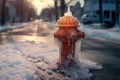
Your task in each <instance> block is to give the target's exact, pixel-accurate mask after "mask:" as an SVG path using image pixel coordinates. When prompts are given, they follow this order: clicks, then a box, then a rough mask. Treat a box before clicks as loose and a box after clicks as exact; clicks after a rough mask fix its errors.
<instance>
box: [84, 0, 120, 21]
mask: <svg viewBox="0 0 120 80" xmlns="http://www.w3.org/2000/svg"><path fill="white" fill-rule="evenodd" d="M84 1H85V4H84V14H85V15H86V16H87V17H86V18H89V19H88V20H90V19H91V21H93V22H99V13H100V9H99V0H84ZM119 9H120V8H119ZM102 20H103V22H112V23H115V21H116V0H102Z"/></svg>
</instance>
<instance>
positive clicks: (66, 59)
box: [54, 7, 102, 80]
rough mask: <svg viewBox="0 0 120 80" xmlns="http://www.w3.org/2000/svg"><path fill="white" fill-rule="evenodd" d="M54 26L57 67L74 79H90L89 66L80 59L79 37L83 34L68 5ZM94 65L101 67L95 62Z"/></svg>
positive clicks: (82, 36)
mask: <svg viewBox="0 0 120 80" xmlns="http://www.w3.org/2000/svg"><path fill="white" fill-rule="evenodd" d="M56 26H57V27H58V29H57V31H56V32H55V33H54V37H55V40H56V41H57V43H58V47H59V61H58V62H57V65H58V68H59V69H61V70H62V72H64V73H65V74H66V75H69V76H71V77H72V78H74V79H76V80H84V79H85V80H86V79H90V76H91V74H89V69H88V68H90V67H89V66H86V63H82V62H81V59H80V53H81V51H80V49H81V39H82V38H84V36H85V34H84V32H81V31H80V30H79V29H78V27H79V26H80V25H79V21H78V20H77V18H76V17H74V16H72V13H71V11H70V7H69V8H68V12H67V13H65V15H64V16H63V17H60V18H59V19H58V21H57V23H56ZM96 67H98V68H102V67H101V66H97V64H96Z"/></svg>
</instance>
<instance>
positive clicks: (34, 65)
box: [0, 41, 102, 80]
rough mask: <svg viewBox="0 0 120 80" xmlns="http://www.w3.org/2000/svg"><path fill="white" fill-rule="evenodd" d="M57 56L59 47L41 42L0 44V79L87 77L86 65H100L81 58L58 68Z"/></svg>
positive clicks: (95, 66) (87, 68) (74, 78)
mask: <svg viewBox="0 0 120 80" xmlns="http://www.w3.org/2000/svg"><path fill="white" fill-rule="evenodd" d="M58 57H59V50H58V48H57V47H55V46H50V45H49V44H46V43H44V42H41V43H39V44H36V43H35V42H33V41H26V42H19V43H14V44H6V45H5V46H3V45H0V80H57V79H59V80H64V79H66V80H72V79H73V80H89V79H90V76H91V74H90V73H89V69H101V68H102V66H100V65H98V64H97V63H95V62H92V61H89V60H83V59H82V60H81V61H80V65H79V66H75V67H71V68H70V69H65V70H64V69H63V70H59V69H57V65H56V62H57V61H58ZM38 78H40V79H38Z"/></svg>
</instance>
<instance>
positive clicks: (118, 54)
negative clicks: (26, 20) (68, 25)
mask: <svg viewBox="0 0 120 80" xmlns="http://www.w3.org/2000/svg"><path fill="white" fill-rule="evenodd" d="M43 25H44V26H46V27H40V26H43ZM53 30H54V28H53V27H48V26H47V25H46V24H44V23H40V22H36V23H33V24H32V25H31V26H27V27H23V28H18V29H14V30H9V31H7V32H3V33H1V34H0V44H2V45H4V44H7V43H13V42H24V41H35V42H36V43H39V42H40V41H45V42H48V43H50V44H51V41H52V42H54V41H53V37H51V36H52V34H51V33H53ZM81 54H82V57H83V58H87V59H90V60H92V61H95V62H97V63H99V64H101V65H103V69H101V70H91V72H92V73H93V80H120V76H119V74H120V63H119V62H120V43H118V42H116V41H114V42H113V41H105V40H98V39H92V38H85V39H83V40H82V53H81Z"/></svg>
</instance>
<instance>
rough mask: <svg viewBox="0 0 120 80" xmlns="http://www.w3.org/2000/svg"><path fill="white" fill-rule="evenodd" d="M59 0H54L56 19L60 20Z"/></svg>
mask: <svg viewBox="0 0 120 80" xmlns="http://www.w3.org/2000/svg"><path fill="white" fill-rule="evenodd" d="M57 4H58V0H54V5H55V15H56V21H57V20H58V7H57Z"/></svg>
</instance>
